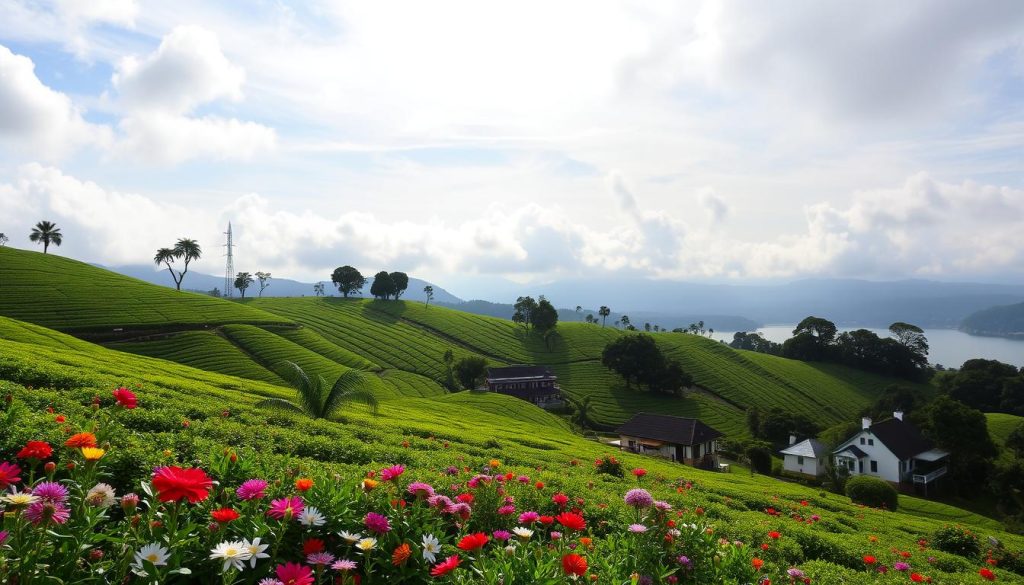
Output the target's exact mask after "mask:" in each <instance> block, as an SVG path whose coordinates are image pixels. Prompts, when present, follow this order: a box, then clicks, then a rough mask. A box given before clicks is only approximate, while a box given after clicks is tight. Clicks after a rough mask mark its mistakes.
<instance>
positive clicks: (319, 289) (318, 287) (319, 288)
mask: <svg viewBox="0 0 1024 585" xmlns="http://www.w3.org/2000/svg"><path fill="white" fill-rule="evenodd" d="M313 294H315V295H316V296H318V297H322V296H324V283H322V282H318V283H316V284H314V285H313Z"/></svg>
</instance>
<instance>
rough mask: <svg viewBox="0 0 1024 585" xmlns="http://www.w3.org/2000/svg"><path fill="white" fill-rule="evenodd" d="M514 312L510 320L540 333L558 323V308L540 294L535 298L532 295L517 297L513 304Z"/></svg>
mask: <svg viewBox="0 0 1024 585" xmlns="http://www.w3.org/2000/svg"><path fill="white" fill-rule="evenodd" d="M513 308H514V309H515V313H513V314H512V322H513V323H517V324H520V325H523V326H524V327H526V328H527V329H532V330H534V331H536V332H537V333H540V334H542V335H543V334H545V333H547V332H549V331H553V330H554V329H555V327H556V326H557V325H558V310H557V309H555V307H554V305H552V304H551V302H550V301H548V300H547V299H545V298H544V295H541V296H540V297H539V298H538V299H537V300H534V299H533V297H529V296H526V297H519V298H517V299H516V304H515V305H513Z"/></svg>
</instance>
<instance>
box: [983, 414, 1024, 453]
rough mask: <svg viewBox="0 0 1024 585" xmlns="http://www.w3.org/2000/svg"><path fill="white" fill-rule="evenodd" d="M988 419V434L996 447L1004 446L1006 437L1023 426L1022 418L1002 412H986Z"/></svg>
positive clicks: (1023, 418)
mask: <svg viewBox="0 0 1024 585" xmlns="http://www.w3.org/2000/svg"><path fill="white" fill-rule="evenodd" d="M985 418H986V419H988V434H990V435H992V440H993V441H995V442H996V444H997V445H1005V444H1006V439H1007V437H1009V436H1010V433H1012V432H1013V431H1014V430H1016V429H1017V427H1019V426H1020V425H1021V424H1024V416H1014V415H1012V414H1005V413H1002V412H986V413H985Z"/></svg>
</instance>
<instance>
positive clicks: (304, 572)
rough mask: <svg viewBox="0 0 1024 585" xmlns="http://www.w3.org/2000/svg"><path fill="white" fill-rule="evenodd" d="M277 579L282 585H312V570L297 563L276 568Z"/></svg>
mask: <svg viewBox="0 0 1024 585" xmlns="http://www.w3.org/2000/svg"><path fill="white" fill-rule="evenodd" d="M277 578H278V579H280V581H281V582H282V583H284V585H313V569H312V568H310V567H306V566H303V565H300V564H298V563H285V564H283V565H278V566H277Z"/></svg>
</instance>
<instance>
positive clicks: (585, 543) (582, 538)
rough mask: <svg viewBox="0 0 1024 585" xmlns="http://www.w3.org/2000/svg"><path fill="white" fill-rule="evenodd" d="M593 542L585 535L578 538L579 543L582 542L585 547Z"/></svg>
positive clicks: (588, 546)
mask: <svg viewBox="0 0 1024 585" xmlns="http://www.w3.org/2000/svg"><path fill="white" fill-rule="evenodd" d="M593 543H594V541H593V540H592V539H590V538H588V537H586V536H583V537H581V538H580V544H582V545H583V546H585V547H587V548H590V545H592V544H593Z"/></svg>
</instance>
